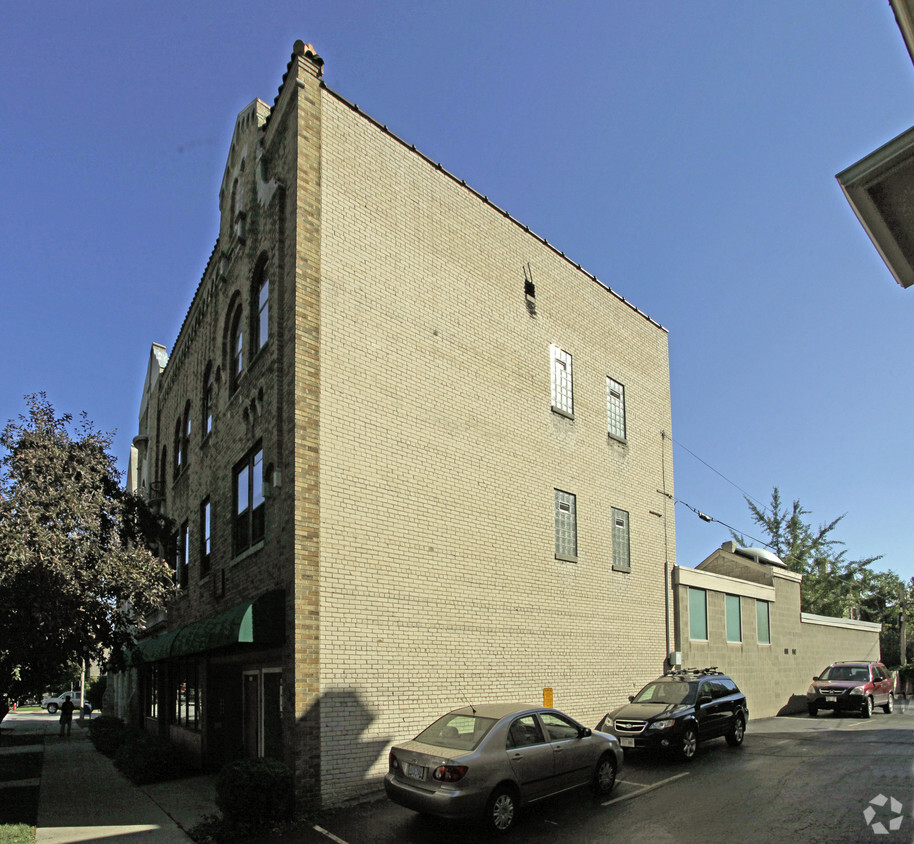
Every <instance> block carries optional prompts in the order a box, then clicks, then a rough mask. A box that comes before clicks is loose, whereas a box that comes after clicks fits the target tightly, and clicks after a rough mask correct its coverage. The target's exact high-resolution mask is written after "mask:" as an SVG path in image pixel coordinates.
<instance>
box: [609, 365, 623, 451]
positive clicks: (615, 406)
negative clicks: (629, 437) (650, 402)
mask: <svg viewBox="0 0 914 844" xmlns="http://www.w3.org/2000/svg"><path fill="white" fill-rule="evenodd" d="M606 420H607V421H606V425H607V432H608V433H609V435H610V436H611V437H614V438H615V439H617V440H624V439H625V387H624V386H623V385H622V384H620V383H619V382H618V381H616V380H615V379H614V378H610V377H609V376H607V378H606Z"/></svg>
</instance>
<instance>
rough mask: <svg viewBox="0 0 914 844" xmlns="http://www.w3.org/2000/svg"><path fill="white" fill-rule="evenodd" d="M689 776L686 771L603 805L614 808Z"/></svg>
mask: <svg viewBox="0 0 914 844" xmlns="http://www.w3.org/2000/svg"><path fill="white" fill-rule="evenodd" d="M688 775H689V772H688V771H684V772H683V773H681V774H676V776H673V777H667V778H666V779H665V780H660V782H655V783H654V784H653V785H646V786H644V787H643V788H642V789H641V790H640V791H633V792H632V793H631V794H623V795H622V796H621V797H614V798H613V799H612V800H607V801H606V802H605V803H602V804H601V805H603V806H612V804H613V803H621V802H622V801H624V800H631V799H632V798H634V797H640V796H641V795H642V794H647V793H648V792H649V791H656V790H657V789H658V788H660V787H661V786H663V785H666V784H667V783H671V782H674V781H675V780H680V779H682V778H683V777H687V776H688Z"/></svg>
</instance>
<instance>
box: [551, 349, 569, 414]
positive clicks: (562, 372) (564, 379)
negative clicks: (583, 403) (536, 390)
mask: <svg viewBox="0 0 914 844" xmlns="http://www.w3.org/2000/svg"><path fill="white" fill-rule="evenodd" d="M550 350H551V355H552V409H553V410H555V411H557V412H558V413H561V414H563V415H565V416H571V417H573V416H574V395H573V390H572V377H571V355H570V354H568V352H563V351H562V350H561V349H560V348H559V347H558V346H550Z"/></svg>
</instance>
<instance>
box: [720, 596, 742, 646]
mask: <svg viewBox="0 0 914 844" xmlns="http://www.w3.org/2000/svg"><path fill="white" fill-rule="evenodd" d="M724 601H725V603H726V613H727V641H728V642H742V641H743V620H742V614H741V609H740V600H739V595H725V596H724Z"/></svg>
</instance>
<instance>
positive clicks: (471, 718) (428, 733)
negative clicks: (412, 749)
mask: <svg viewBox="0 0 914 844" xmlns="http://www.w3.org/2000/svg"><path fill="white" fill-rule="evenodd" d="M494 723H495V719H494V718H482V717H480V716H478V715H458V714H456V713H454V712H451V713H450V714H448V715H445V716H444V717H442V718H439V719H438V720H437V721H435V723H434V724H432V725H431V726H430V727H426V728H425V729H424V730H423V731H422V732H421V733H419V735H417V736H416V741H421V742H422V743H423V744H431V745H434V746H435V747H447V748H448V749H450V750H473V749H475V747H476V745H478V744H479V742H481V741H482V740H483V738H484V737H485V735H486V733H488V732H489V730H491V729H492V725H493V724H494Z"/></svg>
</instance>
